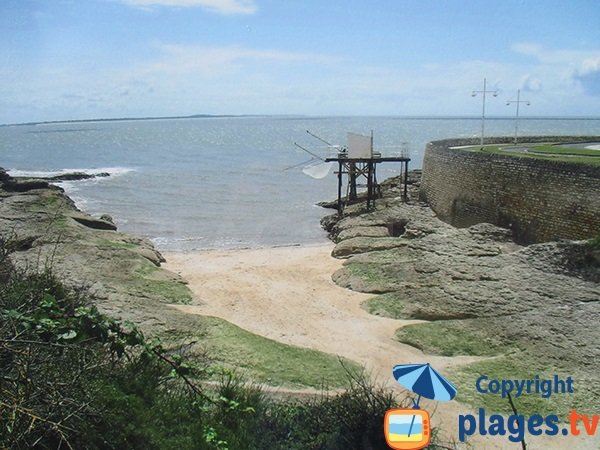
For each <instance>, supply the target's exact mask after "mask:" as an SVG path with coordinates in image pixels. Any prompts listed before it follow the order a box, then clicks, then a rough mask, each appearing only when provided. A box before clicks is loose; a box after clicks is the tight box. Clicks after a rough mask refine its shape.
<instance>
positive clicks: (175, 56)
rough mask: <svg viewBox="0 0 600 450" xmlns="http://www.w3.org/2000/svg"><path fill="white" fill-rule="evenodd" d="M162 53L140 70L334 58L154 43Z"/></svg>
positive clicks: (196, 71) (222, 68) (203, 69)
mask: <svg viewBox="0 0 600 450" xmlns="http://www.w3.org/2000/svg"><path fill="white" fill-rule="evenodd" d="M157 47H158V49H159V50H160V51H161V53H162V55H161V56H160V57H159V58H158V59H157V60H156V61H153V62H149V63H147V64H146V65H145V66H143V67H142V68H141V69H140V70H141V71H142V72H144V73H146V74H148V73H163V74H164V73H166V74H170V75H185V74H192V75H203V76H209V77H210V76H219V75H223V74H225V73H231V72H236V71H238V70H240V69H241V68H242V67H248V66H249V65H252V64H256V63H267V62H272V63H273V62H280V63H294V62H312V63H318V64H328V63H331V62H335V61H336V59H335V58H332V57H329V56H326V55H320V54H316V53H302V52H286V51H281V50H270V49H252V48H246V47H238V46H228V47H204V46H186V45H172V44H160V45H158V46H157Z"/></svg>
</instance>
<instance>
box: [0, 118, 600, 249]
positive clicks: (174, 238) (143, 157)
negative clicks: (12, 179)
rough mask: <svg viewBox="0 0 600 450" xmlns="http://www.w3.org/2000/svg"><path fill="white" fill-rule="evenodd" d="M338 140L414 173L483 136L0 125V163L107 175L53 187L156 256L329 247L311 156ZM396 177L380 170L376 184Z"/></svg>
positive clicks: (134, 123)
mask: <svg viewBox="0 0 600 450" xmlns="http://www.w3.org/2000/svg"><path fill="white" fill-rule="evenodd" d="M518 128H519V135H520V136H526V135H600V118H596V119H589V118H588V119H575V118H568V119H566V118H543V119H533V118H521V119H520V121H519V124H518ZM514 131H515V121H514V120H513V119H509V118H496V119H494V118H491V119H486V121H485V133H486V136H512V135H513V134H514ZM347 132H354V133H359V134H364V135H370V134H371V133H372V134H373V142H374V149H375V150H378V151H380V152H381V153H382V154H383V155H384V156H397V155H401V154H402V155H408V156H409V157H410V158H411V161H410V165H409V169H418V168H421V166H422V162H423V153H424V150H425V146H426V143H427V142H429V141H432V140H437V139H446V138H460V137H477V136H480V133H481V118H424V117H295V116H268V117H258V116H252V117H201V118H179V119H153V120H119V121H95V122H94V121H89V122H88V121H86V122H62V123H45V124H44V123H42V124H32V125H12V126H0V166H2V167H4V168H5V169H6V170H8V171H9V173H10V174H11V175H14V176H51V175H56V174H60V173H66V172H79V171H81V172H86V173H98V172H108V173H110V176H109V177H104V178H95V179H91V180H84V181H71V182H63V183H60V186H62V187H63V188H64V189H65V191H66V193H67V194H68V195H69V196H70V197H71V198H72V199H73V200H74V201H75V203H76V205H77V206H78V207H79V208H80V209H81V210H84V211H86V212H88V213H90V214H92V215H96V216H99V215H100V214H109V215H111V216H112V217H113V219H114V221H115V223H116V224H117V226H118V228H119V229H120V230H121V231H124V232H127V233H132V234H136V235H141V236H146V237H148V238H150V239H151V240H152V241H153V242H154V244H155V245H156V247H157V248H158V249H159V250H163V251H191V250H200V249H223V248H256V247H269V246H287V245H302V244H318V243H324V242H327V237H326V234H325V232H324V231H323V230H322V229H321V227H320V225H319V220H320V219H321V218H322V217H323V216H324V215H326V214H330V213H331V212H332V211H331V210H326V209H323V208H321V207H319V206H317V205H316V204H317V203H318V202H320V201H323V200H331V199H334V198H335V196H336V194H337V178H336V176H335V174H334V173H333V172H334V170H333V169H334V168H333V167H331V169H330V170H329V172H327V168H326V166H324V165H322V161H321V160H320V159H319V158H323V157H325V156H329V155H331V154H335V152H336V151H337V149H338V147H337V146H340V145H345V144H346V141H347V136H346V134H347ZM296 144H297V145H296ZM300 147H302V148H300ZM332 165H333V164H332ZM306 167H310V168H312V169H309V170H304V169H305V168H306ZM399 169H400V167H399V165H398V164H395V163H389V164H382V165H381V166H380V167H379V168H378V178H379V180H380V181H381V180H382V179H384V178H387V177H388V176H393V175H395V174H398V171H399ZM305 172H308V173H310V174H311V175H313V176H317V178H314V177H311V176H307V174H306V173H305Z"/></svg>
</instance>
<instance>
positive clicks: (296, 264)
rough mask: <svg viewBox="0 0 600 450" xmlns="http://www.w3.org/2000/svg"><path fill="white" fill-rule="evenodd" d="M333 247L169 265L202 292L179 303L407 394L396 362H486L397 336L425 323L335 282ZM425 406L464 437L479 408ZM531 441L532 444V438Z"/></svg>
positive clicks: (238, 253)
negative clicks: (329, 357) (464, 426)
mask: <svg viewBox="0 0 600 450" xmlns="http://www.w3.org/2000/svg"><path fill="white" fill-rule="evenodd" d="M332 249H333V244H327V245H315V246H293V247H276V248H264V249H242V250H209V251H195V252H189V253H165V254H164V256H165V258H166V259H167V263H165V264H164V267H165V268H166V269H169V270H171V271H173V272H176V273H179V274H180V275H181V276H183V278H184V279H185V280H187V281H188V283H189V287H190V288H191V290H192V292H193V293H194V296H195V298H194V300H193V302H192V303H191V304H190V305H172V307H174V308H177V309H179V310H181V311H184V312H187V313H190V314H201V315H207V316H215V317H219V318H222V319H225V320H227V321H229V322H231V323H233V324H235V325H237V326H239V327H241V328H243V329H245V330H247V331H250V332H252V333H255V334H258V335H261V336H265V337H267V338H270V339H273V340H276V341H279V342H282V343H285V344H290V345H296V346H301V347H308V348H312V349H316V350H320V351H323V352H327V353H331V354H335V355H340V356H343V357H346V358H349V359H351V360H353V361H356V362H358V363H359V364H363V365H364V366H365V367H366V369H367V370H368V371H369V372H370V373H371V376H372V377H374V378H375V380H376V381H377V382H379V383H382V384H385V385H388V386H390V387H391V388H392V389H395V390H397V391H398V395H399V396H402V395H404V394H406V391H405V390H403V389H402V388H401V387H400V386H399V385H398V384H397V383H396V382H395V380H394V379H393V377H392V368H393V366H394V365H396V364H404V363H427V362H428V363H430V364H431V365H432V366H433V367H435V368H436V369H437V370H439V371H440V372H442V373H444V372H446V371H447V369H448V368H450V367H453V366H457V365H462V364H466V363H468V362H471V361H474V360H477V359H478V358H476V357H452V358H449V357H442V356H432V355H424V354H423V353H422V352H421V351H420V350H418V349H416V348H414V347H411V346H409V345H406V344H402V343H400V342H398V341H396V340H395V339H394V334H395V331H396V330H397V329H398V328H400V327H402V326H405V325H408V324H411V323H419V322H420V321H417V320H394V319H389V318H384V317H379V316H375V315H372V314H369V313H368V312H366V311H365V310H364V309H363V308H361V303H362V302H364V301H365V300H367V299H368V298H370V297H372V295H371V294H362V293H358V292H353V291H350V290H348V289H344V288H341V287H339V286H337V285H336V284H335V283H334V282H333V281H332V280H331V274H333V272H335V271H336V270H337V269H338V268H340V267H341V266H342V264H343V260H338V259H335V258H333V257H331V256H330V255H331V250H332ZM421 406H422V407H424V408H425V409H427V410H429V411H430V412H431V411H433V410H436V413H435V415H434V417H433V419H432V420H433V422H434V425H439V426H441V427H442V429H443V430H444V435H445V437H446V438H447V439H452V438H455V439H456V430H457V418H458V415H459V414H465V413H469V412H471V413H472V412H473V411H471V408H470V407H468V406H466V405H462V404H460V403H457V402H455V401H453V402H444V403H442V402H429V401H427V400H425V401H422V402H421ZM473 438H474V439H473V440H472V441H471V442H472V443H473V444H475V445H476V448H486V449H492V450H493V449H505V448H506V449H510V448H517V447H520V445H519V444H514V443H510V442H509V441H508V439H507V437H496V438H494V439H483V438H481V437H477V436H474V437H473ZM528 439H529V441H528V442H530V440H532V437H531V436H528ZM543 441H544V442H540V441H538V442H537V445H536V446H530V447H529V448H562V447H561V445H564V444H565V442H564V441H563V440H562V439H561V438H559V437H556V438H554V439H551V440H550V439H543ZM480 445H482V447H480ZM555 445H556V447H555ZM571 448H573V447H572V446H571ZM582 448H583V447H582Z"/></svg>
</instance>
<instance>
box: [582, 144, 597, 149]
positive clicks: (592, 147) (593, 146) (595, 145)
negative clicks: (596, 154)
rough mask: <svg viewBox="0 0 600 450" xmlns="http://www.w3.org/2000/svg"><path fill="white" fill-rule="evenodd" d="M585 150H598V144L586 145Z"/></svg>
mask: <svg viewBox="0 0 600 450" xmlns="http://www.w3.org/2000/svg"><path fill="white" fill-rule="evenodd" d="M585 148H589V149H590V150H600V144H594V145H586V146H585Z"/></svg>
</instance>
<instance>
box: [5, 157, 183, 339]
mask: <svg viewBox="0 0 600 450" xmlns="http://www.w3.org/2000/svg"><path fill="white" fill-rule="evenodd" d="M53 181H57V180H53ZM0 199H1V201H0V230H1V231H2V238H3V239H4V240H5V241H6V242H7V245H9V246H10V247H11V250H14V251H12V252H11V253H10V259H11V262H12V264H13V265H15V266H16V267H19V268H22V269H30V270H36V271H39V270H45V269H51V270H52V272H53V273H55V274H56V275H57V276H59V277H60V278H61V280H62V281H63V282H64V283H65V284H66V285H68V286H70V287H73V288H76V289H82V288H84V289H86V290H87V292H88V293H89V294H90V295H91V296H92V297H93V298H94V301H95V303H96V304H97V306H98V308H99V309H100V310H101V311H102V312H104V313H106V314H109V315H110V316H112V317H116V318H120V319H123V320H131V321H134V322H135V323H137V324H139V325H140V326H141V328H142V329H144V330H145V331H150V330H152V332H153V333H156V332H161V331H165V330H168V329H170V328H172V327H173V324H172V323H170V322H171V320H170V319H173V323H178V322H179V321H188V320H189V319H188V317H187V316H186V315H184V314H181V313H178V312H177V311H176V310H172V311H171V309H168V308H157V306H158V305H161V304H162V305H165V304H168V303H186V302H188V301H189V300H190V298H191V293H190V291H189V289H188V288H187V287H186V285H185V283H184V282H183V280H182V279H181V277H179V276H178V275H176V274H174V273H172V272H169V271H166V270H164V269H163V268H161V267H160V265H161V263H162V262H163V261H164V259H163V258H162V256H161V254H160V253H159V252H158V251H156V249H155V248H154V246H153V245H152V243H151V242H150V241H149V240H148V239H145V238H140V237H135V236H130V235H127V234H123V233H120V232H119V231H117V227H116V226H115V225H114V224H113V223H112V222H111V221H110V217H107V216H104V217H102V218H96V217H93V216H91V215H89V214H86V213H84V212H82V211H80V210H79V209H78V208H77V207H76V206H75V204H74V203H73V201H72V200H71V199H70V198H69V197H68V196H67V195H65V193H64V191H63V190H62V189H61V188H60V187H57V186H54V185H53V184H50V183H48V181H46V180H41V179H15V178H12V177H10V176H8V175H7V174H6V172H5V171H4V170H1V169H0ZM161 310H163V312H159V311H161ZM165 310H166V311H167V312H166V313H165V312H164V311H165ZM170 316H173V317H170Z"/></svg>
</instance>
